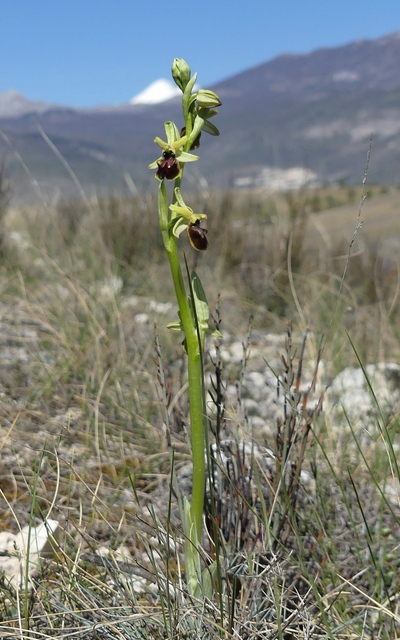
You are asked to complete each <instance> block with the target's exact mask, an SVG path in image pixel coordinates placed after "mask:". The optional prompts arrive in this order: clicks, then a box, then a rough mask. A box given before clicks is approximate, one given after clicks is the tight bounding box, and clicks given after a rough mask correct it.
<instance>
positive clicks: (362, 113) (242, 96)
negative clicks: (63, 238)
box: [0, 32, 400, 195]
mask: <svg viewBox="0 0 400 640" xmlns="http://www.w3.org/2000/svg"><path fill="white" fill-rule="evenodd" d="M399 68H400V33H398V32H394V33H392V34H389V35H387V36H384V37H382V38H379V39H376V40H359V41H355V42H352V43H349V44H346V45H343V46H341V47H336V48H321V49H317V50H316V51H313V52H309V53H307V54H282V55H281V56H278V57H276V58H274V59H273V60H270V61H267V62H265V63H262V64H260V65H256V66H255V67H252V68H250V69H249V70H245V71H241V72H240V73H239V74H236V75H234V76H231V77H229V78H226V79H225V80H222V81H220V82H218V83H216V84H215V85H214V86H212V87H210V88H213V89H214V90H215V91H216V92H217V93H218V94H219V96H220V97H221V100H222V107H221V108H220V115H219V116H218V127H219V128H220V131H221V137H220V138H219V139H213V138H211V137H210V136H206V135H204V136H203V137H202V148H201V151H202V153H201V162H199V163H196V164H195V165H194V166H193V167H191V174H193V175H194V176H196V175H198V172H199V171H200V172H201V175H202V176H203V177H204V178H205V179H207V180H208V182H209V185H210V188H221V187H227V186H238V184H240V183H242V184H244V183H246V184H249V185H251V184H252V179H253V178H254V182H253V184H254V185H256V184H257V185H259V184H260V175H261V174H262V175H268V171H265V170H266V169H268V167H275V168H281V169H283V170H286V169H290V168H293V167H304V168H307V169H309V170H311V171H313V172H314V173H315V174H318V176H319V179H320V181H322V182H332V181H334V180H343V181H348V182H350V183H353V182H359V180H360V178H361V177H362V173H363V170H364V166H365V157H366V153H367V150H368V146H369V139H370V137H371V134H372V133H374V141H373V150H372V160H371V167H370V175H371V179H372V180H375V181H386V182H396V181H398V180H399V178H398V166H399V161H400V124H398V123H400V74H399V73H398V69H399ZM180 118H181V116H180V100H179V99H171V100H168V102H163V103H161V104H153V105H147V104H146V105H143V104H135V105H130V104H124V105H118V106H115V107H107V106H103V107H96V108H91V109H77V108H71V107H65V106H61V105H53V106H50V107H49V108H48V109H45V110H43V109H42V110H39V111H38V112H30V113H25V114H23V115H18V116H16V117H15V116H14V117H6V118H4V117H1V111H0V128H1V129H2V131H3V132H4V133H5V134H6V136H7V138H8V140H9V143H10V146H9V148H8V149H7V148H6V145H5V143H4V140H3V141H1V139H0V154H1V155H4V153H7V160H8V170H9V172H10V174H11V176H13V175H17V174H18V173H19V174H21V172H20V171H19V172H18V167H16V162H15V159H13V158H12V155H13V152H18V153H19V154H20V155H21V157H22V158H23V159H24V161H25V162H26V163H27V164H28V166H29V168H30V170H31V172H32V174H33V175H34V176H35V178H37V179H39V180H41V181H44V182H46V181H47V182H48V183H50V184H51V185H54V184H58V185H61V186H60V189H61V192H62V193H63V195H64V194H65V195H71V193H73V188H74V187H73V184H69V182H68V176H66V174H65V168H64V167H63V166H62V164H61V163H59V165H58V164H57V162H55V157H54V154H53V153H52V152H51V150H50V149H49V148H48V146H46V144H45V142H44V140H43V137H42V136H41V135H40V132H39V129H38V124H39V125H40V127H41V128H42V129H43V130H44V131H45V133H46V135H47V136H49V138H50V139H51V140H52V142H53V143H54V144H55V145H56V147H57V149H58V150H59V152H60V153H61V154H62V155H63V157H64V158H65V159H66V161H67V162H68V163H69V164H70V166H71V168H72V169H73V171H74V172H75V174H76V175H77V176H78V178H79V180H80V181H81V184H82V186H83V187H84V189H85V191H86V192H87V193H88V194H91V193H97V194H98V193H99V192H104V190H106V189H107V188H108V189H109V191H113V192H114V193H115V192H123V191H124V189H125V190H126V185H125V182H124V174H126V173H129V175H130V176H131V177H132V178H133V180H134V181H135V183H136V184H137V186H138V187H140V188H143V189H145V190H146V189H150V188H151V189H152V188H153V186H154V185H153V182H152V180H153V177H152V173H151V172H150V171H148V169H147V165H148V164H149V163H150V162H151V161H153V160H154V159H155V157H156V155H157V148H156V147H155V146H154V145H153V143H152V141H153V140H154V137H155V136H156V135H159V136H161V137H162V135H163V122H164V120H169V119H171V120H174V121H176V123H177V125H178V126H179V124H180ZM203 140H204V142H203ZM1 155H0V157H1ZM196 172H197V173H196ZM67 184H69V187H67V186H66V185H67ZM266 186H267V185H266ZM22 190H23V189H22Z"/></svg>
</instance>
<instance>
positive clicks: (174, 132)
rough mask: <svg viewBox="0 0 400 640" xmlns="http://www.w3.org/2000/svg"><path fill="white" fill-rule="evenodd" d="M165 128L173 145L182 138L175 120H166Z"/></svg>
mask: <svg viewBox="0 0 400 640" xmlns="http://www.w3.org/2000/svg"><path fill="white" fill-rule="evenodd" d="M164 128H165V135H166V136H167V140H168V144H169V145H170V146H171V147H173V145H174V142H176V141H177V140H179V138H180V135H179V131H178V127H177V126H176V124H175V122H172V121H171V120H168V121H167V122H164Z"/></svg>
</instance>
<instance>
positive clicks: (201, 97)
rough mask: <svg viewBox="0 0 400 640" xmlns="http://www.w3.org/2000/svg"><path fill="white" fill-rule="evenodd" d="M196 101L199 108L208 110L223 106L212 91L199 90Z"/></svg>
mask: <svg viewBox="0 0 400 640" xmlns="http://www.w3.org/2000/svg"><path fill="white" fill-rule="evenodd" d="M196 100H197V104H198V105H199V107H205V108H206V109H212V108H213V107H220V106H221V104H222V102H221V100H220V99H219V98H218V96H217V94H216V93H215V92H214V91H211V90H210V89H199V90H198V92H197V96H196Z"/></svg>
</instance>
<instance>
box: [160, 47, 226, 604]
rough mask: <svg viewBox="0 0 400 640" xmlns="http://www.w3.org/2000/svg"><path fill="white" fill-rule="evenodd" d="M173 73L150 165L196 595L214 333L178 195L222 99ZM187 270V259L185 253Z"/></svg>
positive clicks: (190, 575)
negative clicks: (179, 393) (179, 342)
mask: <svg viewBox="0 0 400 640" xmlns="http://www.w3.org/2000/svg"><path fill="white" fill-rule="evenodd" d="M172 77H173V79H174V81H175V83H176V84H177V86H178V87H179V88H180V89H181V91H182V112H183V120H184V126H183V127H182V128H181V129H178V127H177V126H176V124H175V123H174V122H171V121H168V122H165V125H164V127H165V137H166V140H162V139H161V138H159V137H156V138H155V140H154V142H155V143H156V144H157V145H158V146H159V147H160V148H161V155H160V157H159V158H157V160H155V161H154V162H153V163H152V164H150V165H149V168H150V169H155V170H156V173H155V177H156V179H157V180H158V181H159V182H160V185H159V191H158V215H159V223H160V229H161V233H162V237H163V241H164V246H165V249H166V252H167V255H168V260H169V266H170V270H171V276H172V280H173V283H174V288H175V294H176V299H177V302H178V306H179V320H178V321H177V322H173V323H170V324H169V325H168V326H169V328H171V329H174V330H178V331H182V332H183V334H184V345H185V350H186V353H187V363H188V387H189V411H190V436H191V449H192V451H191V454H192V461H193V485H192V498H191V502H189V501H187V500H186V501H185V503H184V513H183V524H184V531H185V536H186V540H187V544H186V574H187V579H188V586H189V589H190V591H191V592H192V593H193V594H198V590H199V584H201V583H202V578H201V575H202V574H201V565H200V553H199V543H200V542H201V535H202V521H203V506H204V491H205V478H206V429H207V422H206V398H205V386H204V373H203V354H204V345H205V336H206V334H207V333H210V332H211V333H214V334H215V333H216V332H215V331H211V329H210V328H209V315H210V312H209V308H208V304H207V299H206V295H205V293H204V289H203V287H202V284H201V282H200V279H199V277H198V275H197V273H195V272H194V271H193V272H192V273H189V271H188V270H187V271H188V291H186V287H185V280H184V277H183V274H182V269H181V264H180V259H179V254H178V245H177V242H178V239H180V237H181V234H182V233H183V232H184V231H185V230H186V231H187V235H188V239H189V242H190V245H191V246H192V247H193V248H194V249H195V250H197V251H204V250H206V249H207V247H208V238H207V230H206V229H204V228H203V227H202V226H201V222H202V220H204V219H205V218H207V216H206V215H205V214H202V213H196V212H194V211H193V209H191V208H190V207H189V206H188V205H187V204H186V203H185V200H184V198H183V195H182V189H181V183H182V178H183V172H184V168H185V165H186V163H189V162H196V161H197V160H198V159H199V156H197V155H195V154H193V153H191V152H192V151H194V150H196V149H198V148H199V146H200V137H201V134H202V132H207V133H209V134H211V135H214V136H218V135H219V131H218V129H217V127H216V126H215V125H214V124H213V123H212V122H210V119H211V118H212V117H213V116H215V115H216V114H217V109H216V107H218V106H220V105H221V102H220V100H219V98H218V96H217V94H216V93H214V91H210V90H205V89H198V90H195V84H196V79H197V74H193V75H192V74H191V71H190V68H189V66H188V64H187V63H186V62H185V60H183V59H178V58H175V59H174V61H173V64H172ZM166 181H173V182H174V188H173V193H172V197H171V200H172V202H171V203H170V204H169V203H168V202H169V200H168V191H167V188H166V184H165V183H166ZM185 263H186V268H187V261H186V256H185Z"/></svg>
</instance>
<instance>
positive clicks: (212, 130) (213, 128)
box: [203, 120, 219, 136]
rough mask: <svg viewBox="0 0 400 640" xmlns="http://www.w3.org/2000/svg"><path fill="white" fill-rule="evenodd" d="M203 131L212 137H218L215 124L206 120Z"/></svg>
mask: <svg viewBox="0 0 400 640" xmlns="http://www.w3.org/2000/svg"><path fill="white" fill-rule="evenodd" d="M203 131H205V132H206V133H209V134H211V135H212V136H219V130H218V129H217V127H216V126H215V124H212V122H209V121H208V120H205V121H204V124H203Z"/></svg>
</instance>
